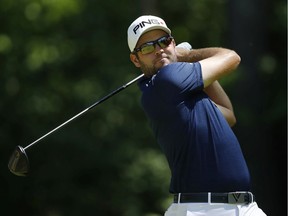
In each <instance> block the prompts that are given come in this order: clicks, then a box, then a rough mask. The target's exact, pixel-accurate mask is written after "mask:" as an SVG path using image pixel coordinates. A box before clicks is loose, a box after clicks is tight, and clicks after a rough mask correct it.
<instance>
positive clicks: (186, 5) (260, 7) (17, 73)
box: [0, 0, 287, 216]
mask: <svg viewBox="0 0 288 216" xmlns="http://www.w3.org/2000/svg"><path fill="white" fill-rule="evenodd" d="M142 14H155V15H158V16H161V17H163V18H164V19H165V20H166V22H167V24H168V25H169V27H170V28H171V29H172V32H173V35H174V37H175V38H176V40H177V41H178V42H182V41H189V42H190V43H191V44H192V45H193V47H194V48H201V47H208V46H223V47H228V48H231V49H235V50H236V51H237V52H238V53H239V54H240V55H241V57H242V63H241V66H240V67H239V69H237V72H235V73H234V74H233V75H231V76H229V77H227V78H225V79H223V80H221V82H222V84H223V86H224V88H225V89H226V90H227V92H228V93H229V95H230V97H231V100H232V102H233V104H234V109H235V113H236V116H237V120H238V123H237V125H236V126H235V127H234V130H235V133H236V134H237V136H238V137H239V140H240V143H241V145H242V149H243V152H244V154H245V157H246V159H247V163H248V166H249V168H250V170H251V175H252V178H253V191H254V193H255V194H256V196H257V198H258V200H257V202H258V205H259V206H260V207H261V208H262V209H263V210H264V211H265V212H266V213H267V214H268V215H285V212H286V207H285V206H286V192H287V184H286V180H287V163H286V155H287V146H286V141H287V140H286V135H287V132H286V131H287V128H286V127H287V125H286V120H287V114H286V109H287V90H286V81H287V42H286V39H287V2H285V1H283V0H275V1H270V2H268V0H266V1H260V0H258V1H257V0H254V1H250V0H243V1H238V2H236V1H228V0H213V1H212V0H198V1H195V0H194V1H191V0H183V1H171V0H167V1H157V0H149V1H145V0H139V1H131V0H122V1H121V2H119V1H115V0H106V1H99V0H94V1H92V0H17V1H16V0H1V1H0V20H1V25H0V98H1V100H0V113H1V114H0V118H1V123H0V138H1V144H0V159H1V163H0V169H1V172H0V187H1V196H0V201H1V205H0V206H1V208H0V214H1V215H15V216H16V215H22V216H23V215H27V216H34V215H35V216H36V215H41V216H42V215H43V216H66V215H69V216H74V215H111V216H113V215H117V216H118V215H123V216H135V215H143V216H156V215H163V214H164V211H165V209H166V208H167V207H168V206H169V204H170V202H171V201H172V199H171V196H170V195H169V193H168V188H169V178H170V173H169V170H168V167H167V163H166V161H165V158H164V156H163V155H162V153H161V151H160V149H159V147H158V145H157V144H156V142H155V140H154V138H153V136H152V133H151V131H150V129H149V127H148V122H147V120H146V118H145V116H144V113H143V111H142V109H141V106H140V102H139V99H140V92H139V90H138V88H137V85H133V86H131V87H129V88H127V89H126V90H125V91H124V92H121V93H120V94H119V95H117V96H115V97H112V98H111V99H109V101H106V102H105V103H103V104H101V105H100V106H97V107H96V108H95V109H93V110H91V111H90V112H89V113H88V114H86V115H85V116H83V117H81V118H79V119H77V120H75V121H74V122H73V123H71V124H69V125H68V126H66V127H65V128H63V129H61V130H60V131H57V132H56V133H54V134H53V135H51V136H49V137H47V138H46V139H45V140H43V141H41V143H38V144H37V145H36V146H34V147H32V148H31V149H29V150H28V151H27V154H28V156H29V159H30V162H31V173H30V176H28V177H26V178H20V177H16V176H13V175H12V174H11V173H10V172H9V171H8V169H7V163H8V159H9V157H10V154H11V153H12V152H13V150H14V148H15V146H16V145H21V146H26V145H28V144H29V143H31V142H32V141H34V140H36V139H37V138H39V137H40V136H42V135H44V134H45V133H47V132H48V131H50V130H51V129H53V128H54V127H56V126H58V125H59V124H60V123H63V122H64V121H66V120H67V119H69V118H70V117H72V116H74V115H75V114H77V113H78V112H80V111H82V110H83V109H85V108H86V107H88V106H90V105H91V104H92V103H94V102H95V101H97V100H98V99H100V98H102V97H103V96H105V95H106V94H108V93H109V92H111V91H113V90H114V89H116V88H118V87H119V86H121V85H122V84H124V83H126V82H128V81H130V80H132V79H133V78H134V77H136V76H137V75H138V74H139V73H140V72H139V71H138V70H137V69H136V68H134V66H133V65H132V63H131V62H130V61H129V49H128V46H127V42H126V40H127V39H126V30H127V28H128V26H129V25H130V23H131V22H132V21H133V20H134V19H135V18H137V17H138V16H140V15H142Z"/></svg>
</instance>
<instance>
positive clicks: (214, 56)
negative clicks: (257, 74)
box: [176, 48, 241, 88]
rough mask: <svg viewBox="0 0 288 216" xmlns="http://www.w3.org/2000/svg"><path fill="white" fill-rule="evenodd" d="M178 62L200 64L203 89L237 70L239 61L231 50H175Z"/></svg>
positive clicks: (237, 56) (238, 57)
mask: <svg viewBox="0 0 288 216" xmlns="http://www.w3.org/2000/svg"><path fill="white" fill-rule="evenodd" d="M176 52H177V58H178V61H182V62H200V64H201V68H202V77H203V81H204V87H205V88H206V87H207V86H209V85H210V84H211V83H213V82H214V81H216V80H218V79H220V78H221V77H222V76H224V75H227V74H229V73H230V72H231V71H233V70H234V69H236V68H237V66H238V65H239V63H240V61H241V59H240V56H239V55H238V54H237V53H236V52H235V51H233V50H230V49H225V48H203V49H193V50H185V49H182V48H181V49H180V48H179V49H176Z"/></svg>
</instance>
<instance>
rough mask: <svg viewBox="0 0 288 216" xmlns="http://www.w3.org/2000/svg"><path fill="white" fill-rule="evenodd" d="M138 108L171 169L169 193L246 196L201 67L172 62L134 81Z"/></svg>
mask: <svg viewBox="0 0 288 216" xmlns="http://www.w3.org/2000/svg"><path fill="white" fill-rule="evenodd" d="M138 84H139V87H140V89H141V91H142V98H141V102H142V106H143V109H144V111H145V113H146V115H147V117H148V119H149V121H150V123H151V127H152V130H153V133H154V134H155V137H156V139H157V142H158V143H159V145H160V147H161V149H162V150H163V152H164V153H165V155H166V158H167V160H168V163H169V167H170V169H171V184H170V192H171V193H192V192H230V191H248V190H249V189H250V175H249V171H248V168H247V165H246V162H245V159H244V157H243V154H242V151H241V148H240V145H239V143H238V140H237V138H236V136H235V135H234V133H233V131H232V130H231V128H230V126H229V125H228V123H227V121H226V120H225V118H224V117H223V115H222V113H221V112H220V111H219V109H218V108H217V107H216V105H215V104H214V103H212V101H211V100H210V99H209V97H208V96H207V95H206V94H205V93H204V91H203V86H204V85H203V80H202V73H201V65H200V63H172V64H169V65H167V66H165V67H163V68H161V69H160V70H159V71H158V73H157V74H155V75H154V76H153V77H152V78H144V79H142V80H140V81H139V83H138Z"/></svg>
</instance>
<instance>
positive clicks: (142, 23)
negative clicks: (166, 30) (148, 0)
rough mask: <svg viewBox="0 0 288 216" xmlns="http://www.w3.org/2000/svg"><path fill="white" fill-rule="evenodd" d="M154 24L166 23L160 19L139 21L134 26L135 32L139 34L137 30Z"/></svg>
mask: <svg viewBox="0 0 288 216" xmlns="http://www.w3.org/2000/svg"><path fill="white" fill-rule="evenodd" d="M153 24H156V25H164V23H163V22H161V21H159V20H158V19H148V21H142V22H139V23H138V24H137V25H136V26H135V27H134V28H133V32H134V34H137V30H138V29H140V28H145V27H146V25H153Z"/></svg>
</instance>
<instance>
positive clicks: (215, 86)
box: [204, 81, 236, 126]
mask: <svg viewBox="0 0 288 216" xmlns="http://www.w3.org/2000/svg"><path fill="white" fill-rule="evenodd" d="M204 91H205V93H206V94H207V95H208V96H209V98H210V99H211V100H212V101H213V102H214V103H215V104H216V106H217V107H218V108H219V110H220V111H221V113H222V114H223V116H224V117H225V119H226V120H227V122H228V123H229V125H230V126H233V125H234V124H235V123H236V117H235V115H234V111H233V106H232V103H231V101H230V99H229V97H228V95H227V94H226V92H225V91H224V89H223V88H222V87H221V85H220V84H219V82H218V81H215V82H213V83H212V84H211V85H209V86H208V87H206V88H205V89H204Z"/></svg>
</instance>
